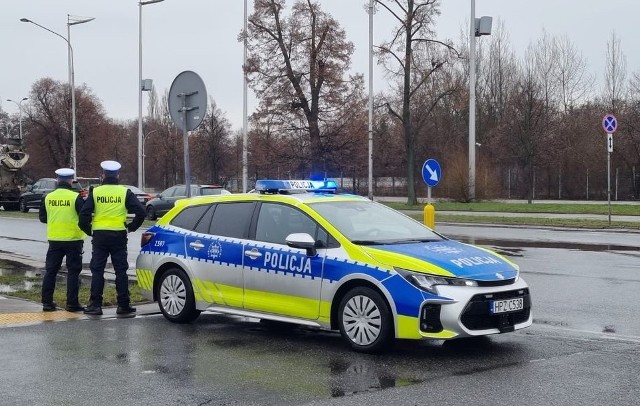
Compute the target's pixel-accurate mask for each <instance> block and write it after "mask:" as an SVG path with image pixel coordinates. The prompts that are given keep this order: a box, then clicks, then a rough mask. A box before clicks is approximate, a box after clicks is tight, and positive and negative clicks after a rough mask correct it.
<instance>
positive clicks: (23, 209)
mask: <svg viewBox="0 0 640 406" xmlns="http://www.w3.org/2000/svg"><path fill="white" fill-rule="evenodd" d="M18 206H20V211H21V212H23V213H27V212H28V211H29V208H28V207H27V203H26V202H25V201H24V199H20V201H19V202H18Z"/></svg>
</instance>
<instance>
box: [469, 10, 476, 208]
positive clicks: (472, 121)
mask: <svg viewBox="0 0 640 406" xmlns="http://www.w3.org/2000/svg"><path fill="white" fill-rule="evenodd" d="M470 26H471V29H470V33H469V34H470V35H469V200H475V198H476V0H471V21H470Z"/></svg>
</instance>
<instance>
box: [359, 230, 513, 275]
mask: <svg viewBox="0 0 640 406" xmlns="http://www.w3.org/2000/svg"><path fill="white" fill-rule="evenodd" d="M360 247H361V248H362V249H363V250H364V251H365V253H366V254H367V255H369V256H370V257H371V258H372V259H374V260H375V261H377V262H380V263H382V264H384V265H386V266H389V267H399V268H403V269H407V270H409V271H414V272H421V273H427V274H434V275H442V276H450V277H457V278H465V279H473V280H478V281H498V280H504V279H513V278H516V277H517V276H518V266H517V265H516V264H514V263H513V262H511V261H509V260H508V259H506V258H504V257H502V256H501V255H498V254H496V253H494V252H492V251H489V250H486V249H484V248H480V247H476V246H473V245H469V244H463V243H461V242H458V241H452V240H442V241H433V242H420V243H409V244H388V245H376V246H360Z"/></svg>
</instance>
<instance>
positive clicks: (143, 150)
mask: <svg viewBox="0 0 640 406" xmlns="http://www.w3.org/2000/svg"><path fill="white" fill-rule="evenodd" d="M158 131H160V129H155V130H151V131H149V132H147V133H146V134H144V135H143V136H142V187H141V188H140V189H142V190H144V188H145V187H146V186H147V185H146V183H147V182H146V179H145V177H146V173H145V165H144V160H145V158H146V156H147V154H146V153H145V143H146V142H147V137H149V136H150V135H151V134H153V133H155V132H158Z"/></svg>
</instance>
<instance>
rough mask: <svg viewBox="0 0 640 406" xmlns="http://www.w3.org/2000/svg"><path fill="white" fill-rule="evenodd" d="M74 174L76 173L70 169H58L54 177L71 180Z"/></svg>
mask: <svg viewBox="0 0 640 406" xmlns="http://www.w3.org/2000/svg"><path fill="white" fill-rule="evenodd" d="M75 173H76V171H74V170H73V169H71V168H60V169H58V170H56V175H58V177H59V178H71V177H73V175H75Z"/></svg>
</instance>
